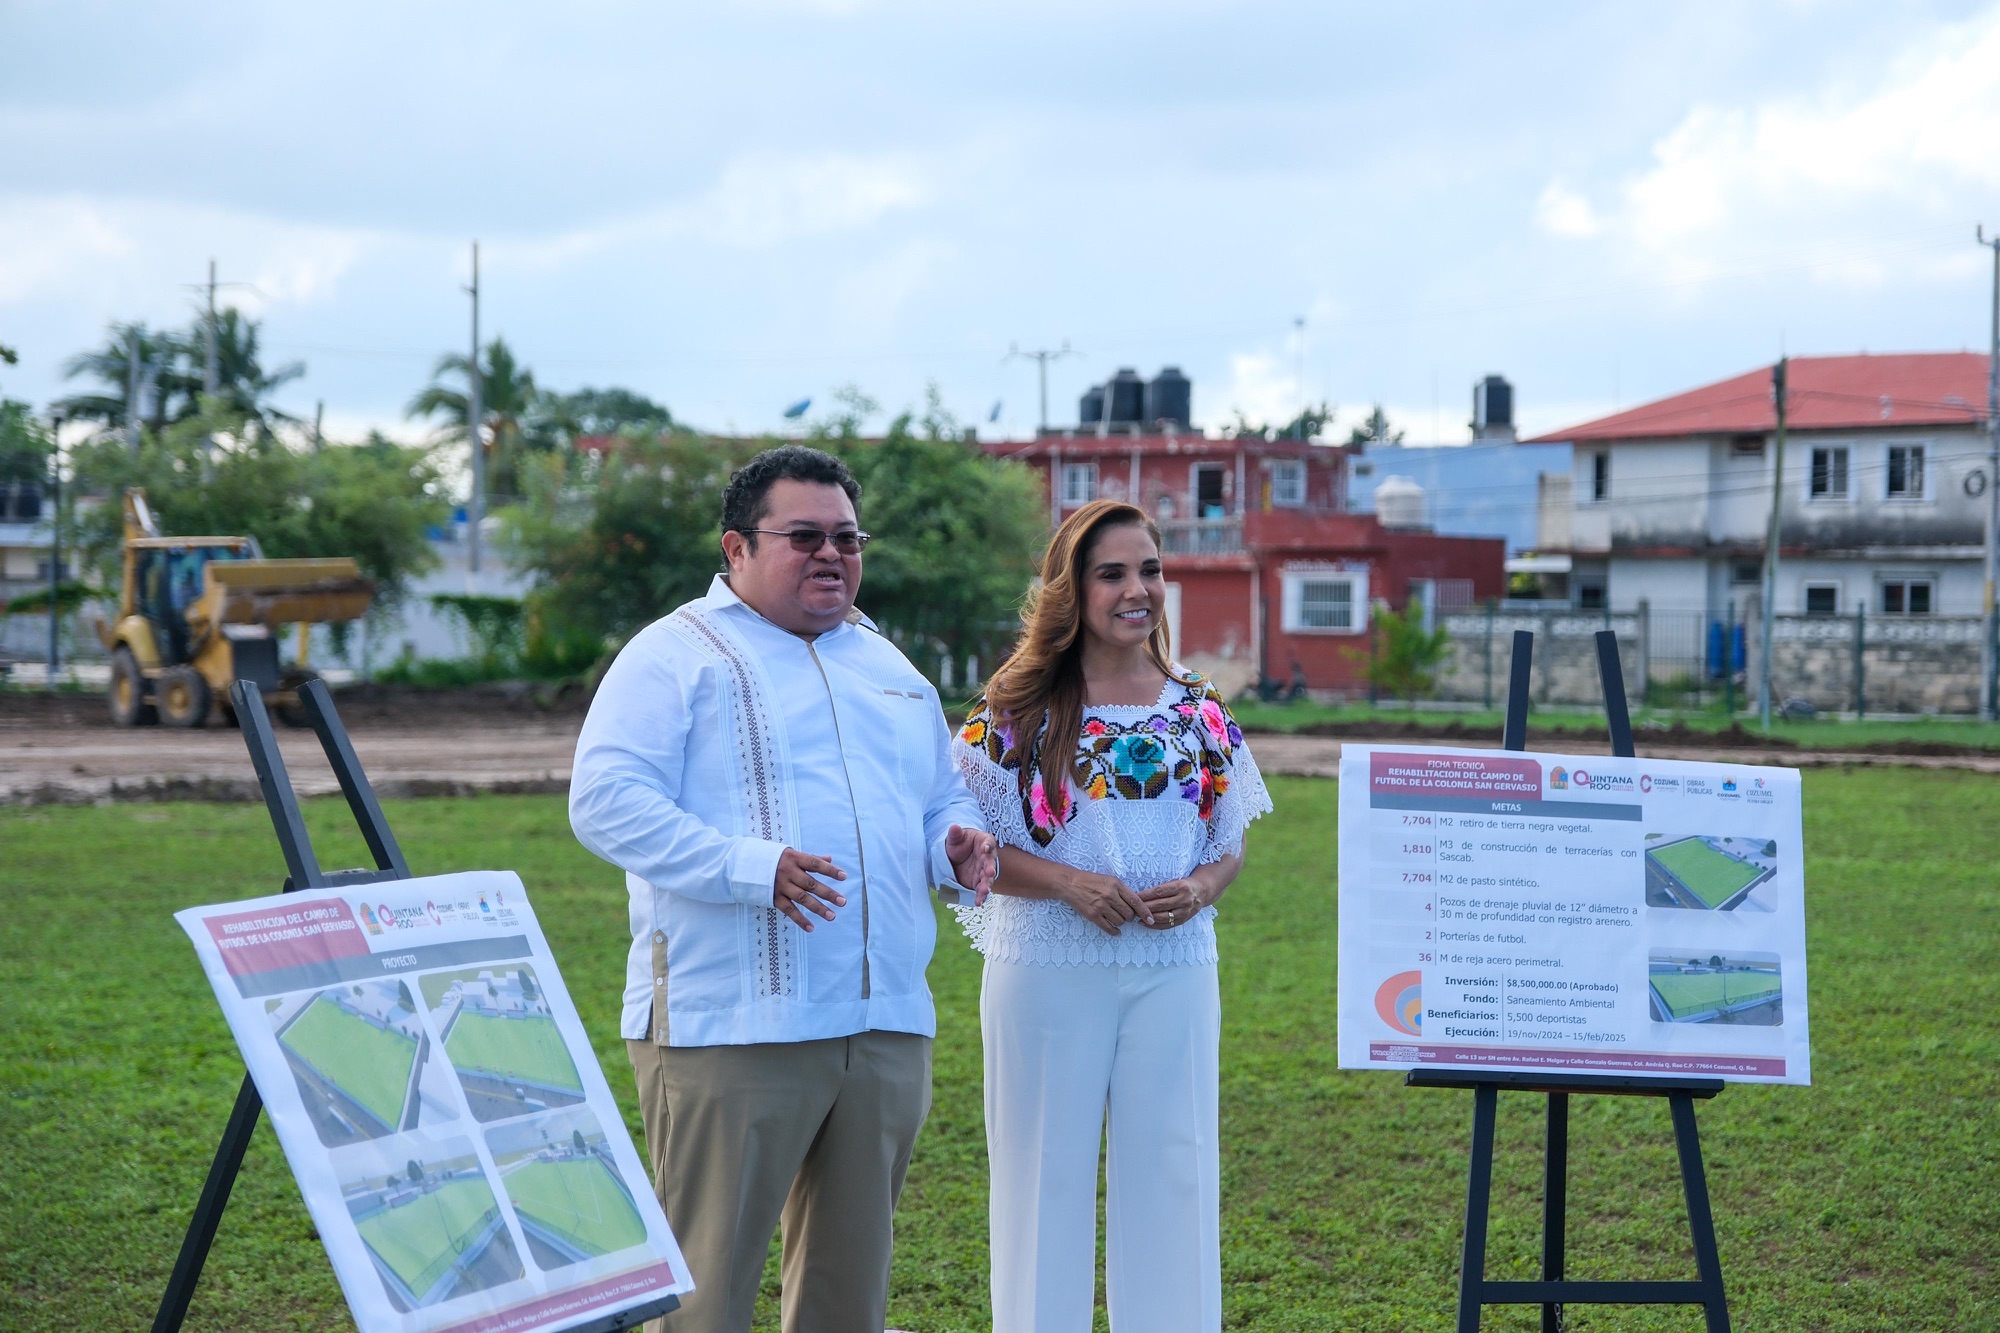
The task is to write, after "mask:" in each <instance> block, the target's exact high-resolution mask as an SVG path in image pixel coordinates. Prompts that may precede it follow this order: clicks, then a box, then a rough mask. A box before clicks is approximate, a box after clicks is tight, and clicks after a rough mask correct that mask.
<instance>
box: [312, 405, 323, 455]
mask: <svg viewBox="0 0 2000 1333" xmlns="http://www.w3.org/2000/svg"><path fill="white" fill-rule="evenodd" d="M325 423H326V399H324V398H322V399H320V400H319V405H318V406H316V407H314V408H313V452H314V453H318V452H319V451H320V449H321V448H322V447H324V445H325V443H326V437H325V435H324V434H322V433H321V429H320V428H321V427H322V426H323V425H324V424H325Z"/></svg>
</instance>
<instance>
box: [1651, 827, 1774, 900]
mask: <svg viewBox="0 0 2000 1333" xmlns="http://www.w3.org/2000/svg"><path fill="white" fill-rule="evenodd" d="M1646 855H1648V856H1650V857H1652V858H1653V859H1654V860H1655V861H1657V862H1659V863H1660V864H1661V865H1662V866H1665V867H1666V868H1667V869H1668V870H1670V871H1672V872H1673V873H1674V874H1675V875H1676V876H1677V877H1678V878H1679V879H1680V882H1681V883H1683V884H1685V885H1687V886H1688V888H1689V889H1690V890H1691V891H1692V892H1693V893H1694V895H1695V897H1697V898H1699V899H1701V900H1702V901H1703V902H1705V903H1707V904H1708V905H1709V906H1710V907H1720V906H1722V905H1723V904H1724V903H1726V902H1728V901H1729V900H1730V899H1731V898H1733V897H1735V896H1736V895H1737V894H1738V893H1739V892H1741V891H1742V889H1743V886H1744V885H1745V884H1748V883H1749V882H1750V881H1751V880H1753V879H1755V878H1757V876H1759V875H1761V874H1763V873H1764V872H1763V871H1762V870H1761V869H1759V868H1758V867H1756V866H1753V865H1751V864H1749V863H1748V862H1746V861H1739V860H1737V859H1736V858H1735V857H1733V856H1724V855H1723V854H1722V853H1721V852H1718V851H1716V850H1715V848H1713V847H1711V846H1709V845H1708V844H1707V843H1705V842H1703V841H1702V840H1701V839H1700V838H1688V839H1686V840H1684V841H1682V842H1676V843H1672V844H1670V845H1668V846H1666V847H1660V848H1657V849H1655V850H1653V851H1650V852H1647V853H1646Z"/></svg>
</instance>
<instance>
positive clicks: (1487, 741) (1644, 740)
mask: <svg viewBox="0 0 2000 1333" xmlns="http://www.w3.org/2000/svg"><path fill="white" fill-rule="evenodd" d="M1250 734H1251V735H1253V736H1277V735H1294V736H1324V737H1332V738H1335V739H1339V740H1351V741H1370V740H1415V741H1427V742H1429V743H1430V744H1433V745H1464V746H1469V747H1482V746H1483V747H1487V748H1492V747H1496V746H1498V745H1499V744H1500V728H1499V727H1497V726H1484V725H1478V724H1467V723H1464V722H1460V721H1457V720H1453V721H1449V722H1428V721H1420V720H1415V719H1403V720H1398V721H1391V720H1381V721H1374V720H1371V721H1365V722H1308V723H1306V724H1305V725H1303V726H1301V727H1299V728H1297V729H1296V730H1295V731H1291V732H1275V731H1269V732H1267V731H1258V730H1255V729H1252V730H1251V732H1250ZM1633 739H1634V741H1635V743H1636V744H1637V745H1638V747H1639V748H1640V749H1641V750H1651V751H1657V750H1659V749H1662V748H1666V749H1673V750H1702V751H1736V750H1749V751H1755V752H1757V753H1759V754H1770V753H1773V752H1786V753H1797V754H1799V755H1802V756H1803V755H1809V754H1814V753H1817V752H1820V751H1822V750H1823V751H1824V752H1825V753H1829V754H1831V753H1839V754H1843V755H1856V754H1865V755H1884V756H1890V757H1896V756H1902V757H1908V758H1929V759H1948V758H1979V757H1990V756H1993V755H1996V754H2000V751H1996V750H1994V749H1993V748H1991V747H1988V746H1981V745H1954V744H1952V743H1951V742H1950V741H1919V740H1874V741H1856V742H1855V743H1853V744H1842V745H1840V746H1839V747H1838V749H1837V750H1836V749H1835V747H1831V746H1827V747H1813V746H1806V745H1802V744H1800V743H1799V742H1798V741H1797V740H1795V739H1793V738H1792V737H1790V736H1766V735H1764V734H1762V733H1761V732H1755V731H1750V730H1748V729H1746V728H1745V727H1744V726H1743V724H1742V723H1740V722H1732V723H1730V724H1729V725H1728V726H1727V727H1724V728H1722V729H1720V730H1707V729H1704V728H1701V727H1690V726H1689V725H1687V723H1685V722H1675V723H1673V724H1672V725H1671V726H1657V725H1656V726H1645V725H1643V724H1642V725H1640V726H1638V727H1636V728H1634V729H1633ZM1608 745H1609V742H1608V740H1607V739H1606V737H1605V733H1604V729H1603V728H1602V727H1537V726H1533V725H1530V726H1529V728H1528V748H1529V749H1532V750H1558V751H1569V752H1572V753H1574V752H1576V751H1584V752H1592V751H1596V750H1599V749H1604V748H1608Z"/></svg>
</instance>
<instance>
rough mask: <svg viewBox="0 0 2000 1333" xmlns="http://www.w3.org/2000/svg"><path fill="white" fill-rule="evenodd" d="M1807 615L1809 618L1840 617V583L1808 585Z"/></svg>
mask: <svg viewBox="0 0 2000 1333" xmlns="http://www.w3.org/2000/svg"><path fill="white" fill-rule="evenodd" d="M1806 614H1807V615H1809V616H1837V615H1839V614H1840V585H1839V584H1838V583H1808V584H1807V585H1806Z"/></svg>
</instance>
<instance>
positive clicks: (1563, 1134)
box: [1542, 1092, 1569, 1333]
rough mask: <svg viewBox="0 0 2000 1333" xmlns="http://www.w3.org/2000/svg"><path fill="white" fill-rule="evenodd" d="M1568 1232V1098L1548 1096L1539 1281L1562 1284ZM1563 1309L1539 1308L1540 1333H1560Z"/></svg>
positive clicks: (1556, 1094)
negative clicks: (1565, 1237) (1564, 1247)
mask: <svg viewBox="0 0 2000 1333" xmlns="http://www.w3.org/2000/svg"><path fill="white" fill-rule="evenodd" d="M1568 1228H1569V1094H1568V1093H1566V1092H1552V1093H1550V1094H1549V1129H1548V1136H1547V1139H1546V1140H1545V1143H1544V1148H1543V1154H1542V1281H1544V1282H1560V1281H1562V1280H1563V1239H1564V1235H1565V1233H1566V1232H1567V1230H1568ZM1562 1327H1563V1308H1562V1306H1560V1305H1558V1304H1556V1303H1555V1302H1553V1301H1550V1302H1548V1303H1547V1304H1545V1305H1543V1306H1542V1333H1562Z"/></svg>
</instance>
